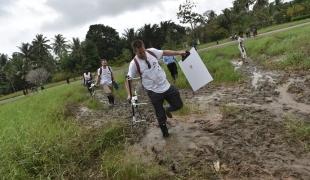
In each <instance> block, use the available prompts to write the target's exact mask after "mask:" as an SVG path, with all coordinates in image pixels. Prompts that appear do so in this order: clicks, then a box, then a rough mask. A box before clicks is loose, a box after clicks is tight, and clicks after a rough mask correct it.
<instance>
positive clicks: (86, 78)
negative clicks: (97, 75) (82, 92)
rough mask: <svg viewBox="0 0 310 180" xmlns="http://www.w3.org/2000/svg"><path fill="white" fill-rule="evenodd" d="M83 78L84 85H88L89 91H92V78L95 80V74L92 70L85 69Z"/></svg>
mask: <svg viewBox="0 0 310 180" xmlns="http://www.w3.org/2000/svg"><path fill="white" fill-rule="evenodd" d="M83 80H84V86H86V87H87V89H88V91H89V93H91V84H92V80H93V76H92V74H91V72H89V71H87V70H85V71H84V73H83Z"/></svg>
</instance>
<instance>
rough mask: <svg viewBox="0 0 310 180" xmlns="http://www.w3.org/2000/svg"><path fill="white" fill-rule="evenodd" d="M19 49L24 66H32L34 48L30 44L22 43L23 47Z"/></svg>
mask: <svg viewBox="0 0 310 180" xmlns="http://www.w3.org/2000/svg"><path fill="white" fill-rule="evenodd" d="M18 49H19V51H20V52H19V53H18V54H19V55H20V56H21V57H22V59H23V63H24V66H28V65H30V64H31V55H32V54H31V51H32V47H31V45H30V44H29V43H22V44H21V46H19V47H18Z"/></svg>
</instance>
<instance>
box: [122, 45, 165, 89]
mask: <svg viewBox="0 0 310 180" xmlns="http://www.w3.org/2000/svg"><path fill="white" fill-rule="evenodd" d="M148 50H149V51H151V52H153V53H154V55H155V56H156V57H157V58H155V57H154V56H152V55H151V54H149V53H148V52H147V51H146V52H145V53H146V57H147V60H148V61H149V63H150V64H151V68H150V69H149V68H148V66H147V63H146V61H145V60H142V59H140V58H139V57H137V56H136V57H135V58H136V59H137V61H138V63H139V65H140V71H141V74H142V75H141V76H142V85H143V87H144V88H145V89H147V90H150V91H153V92H155V93H163V92H166V91H167V90H168V89H169V88H170V83H169V82H168V80H167V78H166V73H165V71H164V70H163V69H162V68H161V66H160V65H159V62H158V60H160V59H161V58H162V56H163V51H162V50H158V49H155V48H150V49H148ZM138 75H139V72H138V70H137V66H136V64H135V62H134V60H132V61H131V62H130V65H129V70H128V76H129V77H131V78H134V77H135V76H138Z"/></svg>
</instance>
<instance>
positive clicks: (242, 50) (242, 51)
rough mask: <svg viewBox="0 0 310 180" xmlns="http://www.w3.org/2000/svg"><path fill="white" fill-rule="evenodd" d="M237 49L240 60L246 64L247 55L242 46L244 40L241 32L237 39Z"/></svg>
mask: <svg viewBox="0 0 310 180" xmlns="http://www.w3.org/2000/svg"><path fill="white" fill-rule="evenodd" d="M238 48H239V50H240V53H241V59H242V62H246V58H247V54H246V50H245V46H244V38H243V32H239V37H238Z"/></svg>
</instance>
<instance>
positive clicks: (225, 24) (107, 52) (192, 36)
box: [0, 0, 310, 94]
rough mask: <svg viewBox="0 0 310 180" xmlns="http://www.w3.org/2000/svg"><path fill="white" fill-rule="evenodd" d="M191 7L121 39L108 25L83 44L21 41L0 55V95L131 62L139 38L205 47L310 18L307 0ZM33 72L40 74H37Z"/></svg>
mask: <svg viewBox="0 0 310 180" xmlns="http://www.w3.org/2000/svg"><path fill="white" fill-rule="evenodd" d="M195 6H196V4H195V3H194V2H193V1H191V0H187V1H185V2H184V3H183V4H180V5H179V12H178V13H177V17H178V19H179V20H180V23H181V24H184V26H182V25H179V24H176V23H175V22H172V21H163V22H160V23H159V24H145V25H144V26H143V27H141V28H139V29H134V28H129V29H126V30H125V31H124V33H123V34H122V35H121V36H120V35H119V33H118V32H117V31H116V30H115V29H114V28H112V27H110V26H107V25H103V24H95V25H91V26H90V27H89V30H88V32H87V33H86V36H85V40H83V41H81V40H80V39H79V38H72V39H71V40H69V39H67V38H65V37H64V36H63V35H61V34H57V35H55V36H54V38H52V39H48V38H47V37H46V36H44V35H43V34H38V35H36V36H35V38H34V39H33V40H32V42H26V43H24V42H23V43H21V44H20V45H19V46H18V51H17V52H14V53H13V54H12V55H11V56H10V57H9V56H8V55H7V54H2V53H0V94H8V93H12V92H15V91H19V90H24V91H25V90H27V89H28V88H29V87H31V86H39V85H42V84H44V83H45V82H52V81H61V80H64V79H66V78H68V77H73V76H77V75H80V74H81V73H82V72H83V71H86V70H87V71H94V70H95V69H96V68H98V65H99V59H100V58H106V59H108V60H109V61H110V63H112V64H114V65H121V64H123V63H125V62H128V61H130V60H131V59H132V57H133V53H132V51H131V47H130V46H131V45H130V44H131V42H132V41H133V40H135V39H142V40H143V41H144V42H145V44H146V46H147V47H155V48H158V49H161V48H165V49H167V48H169V49H177V48H187V47H188V46H191V45H193V44H194V43H196V42H197V40H199V41H200V43H207V42H211V41H217V40H220V39H224V38H227V37H229V36H231V35H232V34H234V33H237V32H239V31H243V32H245V31H249V29H252V28H258V29H259V28H262V27H266V26H270V25H272V24H281V23H285V22H289V21H292V20H299V19H305V18H308V17H310V1H309V0H294V1H291V2H283V1H281V0H275V1H274V2H271V3H269V1H268V0H235V1H234V2H233V7H231V8H226V9H224V10H223V11H222V13H220V14H216V13H215V11H213V10H208V11H205V12H204V13H203V14H199V13H197V12H195V11H194V10H195ZM36 74H44V75H41V76H38V75H37V76H38V77H39V78H38V79H36V78H35V77H36Z"/></svg>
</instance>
